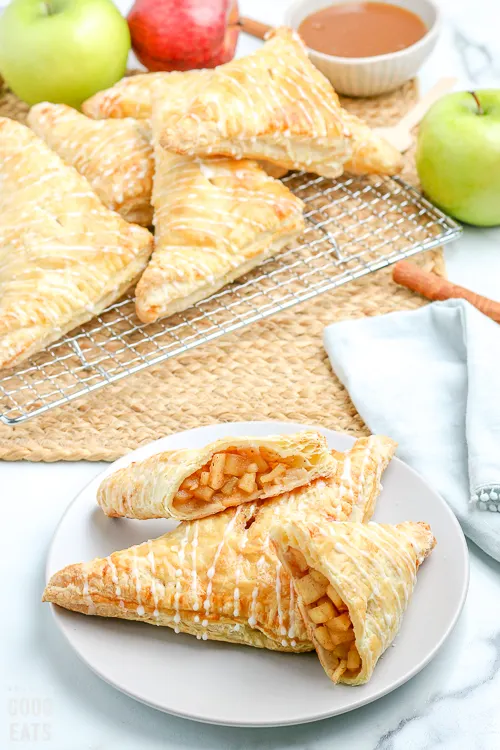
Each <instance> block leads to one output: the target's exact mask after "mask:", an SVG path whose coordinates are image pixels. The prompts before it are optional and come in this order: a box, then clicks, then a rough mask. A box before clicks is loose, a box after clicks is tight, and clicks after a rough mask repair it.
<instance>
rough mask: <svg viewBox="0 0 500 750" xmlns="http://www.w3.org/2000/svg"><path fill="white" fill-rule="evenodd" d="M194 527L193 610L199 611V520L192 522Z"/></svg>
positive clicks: (192, 558)
mask: <svg viewBox="0 0 500 750" xmlns="http://www.w3.org/2000/svg"><path fill="white" fill-rule="evenodd" d="M192 527H193V538H192V540H191V564H192V568H191V591H192V593H193V610H194V611H195V612H197V611H198V610H199V608H200V603H199V601H198V581H197V574H196V550H197V548H198V522H197V521H193V522H192ZM199 620H200V618H199V617H198V615H196V616H195V618H194V621H195V622H199Z"/></svg>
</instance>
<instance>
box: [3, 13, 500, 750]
mask: <svg viewBox="0 0 500 750" xmlns="http://www.w3.org/2000/svg"><path fill="white" fill-rule="evenodd" d="M2 4H5V0H0V6H1V5H2ZM286 5H287V2H286V0H274V1H273V2H269V1H268V2H265V0H242V2H241V6H242V10H243V12H244V13H245V14H247V15H252V16H253V17H256V18H260V19H261V20H263V21H268V22H269V23H278V22H279V21H280V19H281V16H282V13H283V9H284V8H285V7H286ZM441 5H442V7H443V11H444V14H445V28H444V32H443V35H442V38H441V40H440V42H439V44H438V46H437V48H436V50H435V52H434V53H433V55H432V57H431V58H430V59H429V61H428V62H427V63H426V64H425V66H424V68H423V70H422V76H421V80H422V87H423V88H424V89H426V88H428V87H430V86H431V85H432V83H433V82H434V81H435V80H436V79H437V78H438V77H439V76H440V75H445V74H455V75H457V74H458V75H459V77H460V85H461V86H462V87H465V86H467V87H470V85H474V86H481V85H484V86H499V87H500V48H499V47H498V43H497V39H498V16H499V14H500V8H499V5H498V0H474V2H473V0H441ZM120 7H122V10H127V7H128V4H127V2H126V0H125V2H124V3H121V4H120ZM457 39H458V41H459V43H461V44H462V46H463V43H464V39H465V40H467V44H468V47H467V53H466V55H467V65H468V67H469V71H467V69H466V67H465V65H464V53H463V52H462V53H461V52H460V51H459V48H458V46H457ZM256 45H257V42H254V40H250V39H248V38H244V37H242V39H241V42H240V44H239V48H238V49H239V53H240V54H241V53H244V52H246V51H249V50H251V49H252V48H253V47H254V46H256ZM485 50H486V51H485ZM471 76H473V77H475V79H476V80H470V79H471ZM447 261H448V270H449V273H450V276H451V277H452V278H453V279H454V280H457V281H459V282H462V283H467V285H468V286H470V287H473V288H475V289H477V290H478V291H483V292H485V293H487V294H489V295H490V296H492V297H496V298H498V299H500V230H474V229H467V230H466V232H465V234H464V236H463V238H462V239H461V240H460V241H459V242H458V243H457V244H456V245H455V247H453V248H449V249H447ZM100 469H101V467H100V465H99V464H88V463H79V464H45V465H33V464H28V463H17V464H8V463H3V464H1V465H0V498H1V500H2V520H1V528H2V538H3V543H2V547H1V560H2V563H3V572H4V575H3V577H2V587H1V597H0V655H1V665H2V666H1V672H0V675H1V676H0V688H1V689H2V691H3V695H2V698H1V703H0V748H1V750H4V748H5V750H14V749H15V748H29V747H34V746H35V747H36V746H37V745H38V744H39V745H41V746H45V747H47V748H50V750H104V749H105V750H156V749H158V750H160V748H161V750H174V748H175V749H185V750H200V749H203V750H205V749H206V750H212V748H213V750H233V749H235V748H253V747H259V748H262V749H263V750H264V749H265V750H281V749H285V748H301V749H302V748H303V749H304V750H306V749H307V750H331V749H332V748H334V747H337V746H338V747H342V748H346V749H347V748H348V749H349V750H427V749H431V748H432V749H433V748H439V749H440V750H496V749H497V748H500V711H499V699H500V565H498V564H497V563H494V562H493V561H492V560H491V559H489V558H488V557H486V556H485V555H484V554H482V553H481V552H480V551H479V550H478V549H477V548H476V547H475V546H474V545H470V547H471V583H470V592H469V597H468V601H467V604H466V607H465V611H464V613H463V615H462V617H461V619H460V621H459V624H458V626H457V628H456V629H455V631H454V633H453V634H452V636H451V637H450V639H449V641H448V642H447V644H446V645H445V646H444V647H443V649H442V651H441V652H440V654H439V655H438V657H437V658H436V659H435V661H434V662H433V663H432V664H430V665H429V666H428V667H427V668H426V669H425V670H424V671H423V672H422V673H421V674H420V675H418V676H417V677H416V678H414V679H413V680H412V681H411V682H410V683H408V684H407V685H405V686H403V687H402V688H400V689H399V690H398V691H396V692H395V693H393V694H392V695H389V696H387V697H385V698H383V699H381V700H380V701H378V702H376V703H374V704H372V705H371V706H367V707H365V708H362V709H359V710H358V711H356V712H354V713H351V714H346V715H345V716H343V717H338V718H335V719H330V720H327V721H323V722H318V723H315V724H309V725H305V726H302V727H292V728H287V729H272V730H246V729H242V730H235V729H228V728H217V727H211V726H202V725H200V724H196V723H194V722H188V721H185V720H182V719H175V718H172V717H169V716H167V715H164V714H161V713H159V712H156V711H154V710H152V709H149V708H146V707H145V706H142V705H140V704H139V703H136V702H134V701H133V700H131V699H129V698H127V697H125V696H123V695H121V694H120V693H118V692H116V691H115V690H113V689H112V688H111V687H109V686H108V685H106V684H105V683H103V682H101V680H100V679H98V678H97V677H96V676H95V675H94V674H92V673H91V672H90V671H89V670H88V669H87V668H86V667H85V666H84V665H83V664H81V663H80V662H79V660H78V659H77V657H76V656H75V655H74V654H73V652H72V651H71V649H70V648H69V647H68V646H67V645H66V643H65V642H64V641H63V640H62V638H61V636H60V634H59V632H58V631H57V630H56V629H55V627H54V624H53V622H52V620H51V615H50V610H49V608H48V607H46V606H42V605H41V603H40V594H41V591H42V588H43V584H44V565H45V556H46V552H47V547H48V545H49V543H50V539H51V536H52V533H53V531H54V528H55V526H56V524H57V522H58V520H59V518H60V516H61V514H62V513H63V512H64V509H65V508H66V506H67V505H68V503H69V502H70V500H71V499H72V497H73V496H74V495H75V494H76V493H77V492H78V490H79V489H80V488H81V487H82V486H83V485H84V484H85V483H87V482H88V481H89V480H90V479H91V478H92V477H93V476H94V475H95V474H96V473H97V472H99V471H100ZM165 679H169V676H168V664H165Z"/></svg>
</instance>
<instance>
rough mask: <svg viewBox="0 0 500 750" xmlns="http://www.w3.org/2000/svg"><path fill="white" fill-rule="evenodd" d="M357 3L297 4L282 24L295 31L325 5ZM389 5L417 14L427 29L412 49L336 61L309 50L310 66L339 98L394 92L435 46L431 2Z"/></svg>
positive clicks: (402, 0) (436, 19)
mask: <svg viewBox="0 0 500 750" xmlns="http://www.w3.org/2000/svg"><path fill="white" fill-rule="evenodd" d="M341 2H342V3H345V2H359V0H296V2H295V3H293V4H292V5H291V6H290V7H289V8H288V11H287V13H286V17H285V23H286V25H287V26H291V28H292V29H298V27H299V26H300V24H301V22H302V21H303V20H304V18H305V17H306V16H309V15H311V13H315V12H316V11H317V10H321V8H325V7H326V6H327V5H334V4H336V3H341ZM384 2H389V3H390V4H391V5H399V6H400V7H402V8H406V9H407V10H411V11H413V12H414V13H416V14H417V15H418V16H420V18H422V20H423V21H424V23H425V24H426V26H427V28H428V29H429V30H428V32H427V34H425V36H423V37H422V39H420V40H419V41H418V42H416V43H415V44H412V45H411V47H407V48H406V49H402V50H399V52H391V53H389V54H387V55H377V56H375V57H336V56H335V55H326V54H324V53H323V52H316V51H315V50H313V49H309V50H308V51H309V56H310V58H311V60H312V62H313V63H314V64H315V65H316V67H317V68H319V69H320V70H321V71H322V73H324V74H325V76H326V77H327V78H328V79H329V80H330V81H331V83H332V85H333V87H334V88H335V89H336V91H338V92H339V94H345V95H346V96H376V95H377V94H384V93H386V92H388V91H393V90H394V89H397V88H398V87H399V86H402V84H403V83H405V82H406V81H408V80H409V79H410V78H413V76H414V75H415V74H416V73H417V71H418V69H419V68H420V66H421V65H422V63H423V62H424V60H425V59H426V57H427V56H428V55H429V54H430V53H431V52H432V49H433V48H434V45H435V44H436V41H437V38H438V34H439V30H440V25H441V19H440V13H439V10H438V8H437V5H436V4H435V2H434V1H433V0H384Z"/></svg>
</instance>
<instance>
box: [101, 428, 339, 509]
mask: <svg viewBox="0 0 500 750" xmlns="http://www.w3.org/2000/svg"><path fill="white" fill-rule="evenodd" d="M334 472H335V461H334V460H333V459H332V457H331V453H330V451H329V450H328V446H327V443H326V440H325V438H324V437H323V436H322V435H320V434H319V433H317V432H299V433H296V434H293V435H274V436H270V437H265V438H258V437H238V438H235V437H230V438H223V439H222V440H217V441H216V442H214V443H211V444H210V445H207V446H206V447H205V448H200V449H185V450H178V451H167V452H163V453H157V454H156V455H154V456H151V457H150V458H147V459H145V460H144V461H140V462H137V463H133V464H131V465H130V466H127V467H125V468H123V469H118V471H116V472H114V474H111V475H110V476H109V477H107V478H106V479H104V481H103V482H102V483H101V485H100V487H99V490H98V493H97V502H98V503H99V505H100V506H101V508H102V509H103V511H104V512H105V513H106V515H108V516H121V517H124V516H125V517H127V518H178V519H179V520H186V519H192V518H202V517H204V516H209V515H211V514H212V513H217V512H219V511H221V510H224V509H225V508H227V507H229V506H232V505H239V504H241V503H245V502H250V501H252V500H261V499H264V498H268V497H274V496H275V495H279V494H281V493H283V492H287V491H289V490H292V489H294V488H295V487H301V486H303V485H306V484H309V483H310V482H311V481H312V480H313V479H318V478H319V477H328V476H331V475H332V474H333V473H334Z"/></svg>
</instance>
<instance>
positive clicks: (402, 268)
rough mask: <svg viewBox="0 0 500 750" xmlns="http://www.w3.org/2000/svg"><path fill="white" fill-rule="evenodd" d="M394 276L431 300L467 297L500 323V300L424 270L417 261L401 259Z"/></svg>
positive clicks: (399, 282)
mask: <svg viewBox="0 0 500 750" xmlns="http://www.w3.org/2000/svg"><path fill="white" fill-rule="evenodd" d="M392 278H393V279H394V281H395V282H396V284H401V286H405V287H407V288H408V289H411V290H412V291H413V292H418V293H419V294H421V295H422V296H423V297H427V299H430V300H445V299H466V300H467V302H470V303H471V305H474V307H476V308H477V309H478V310H479V311H480V312H482V313H484V315H487V316H488V318H491V319H492V320H494V321H495V322H496V323H500V302H494V301H493V300H492V299H489V298H488V297H482V296H481V295H480V294H476V293H475V292H472V291H471V290H470V289H466V288H465V287H463V286H459V285H458V284H452V282H451V281H448V280H447V279H442V278H441V277H440V276H437V275H436V274H435V273H430V272H429V271H423V270H422V269H421V268H419V267H418V266H416V265H415V263H410V262H409V261H407V260H400V261H399V262H398V263H396V265H395V266H394V269H393V272H392Z"/></svg>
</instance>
